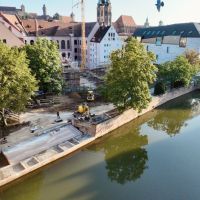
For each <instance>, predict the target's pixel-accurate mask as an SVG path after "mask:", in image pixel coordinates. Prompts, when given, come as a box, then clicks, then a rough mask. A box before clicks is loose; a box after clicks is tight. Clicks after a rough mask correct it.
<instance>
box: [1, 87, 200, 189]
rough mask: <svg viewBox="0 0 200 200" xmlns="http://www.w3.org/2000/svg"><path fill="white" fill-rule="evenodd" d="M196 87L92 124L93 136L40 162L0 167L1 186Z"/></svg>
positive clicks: (164, 96)
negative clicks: (142, 107)
mask: <svg viewBox="0 0 200 200" xmlns="http://www.w3.org/2000/svg"><path fill="white" fill-rule="evenodd" d="M196 89H198V88H197V87H190V88H181V89H179V90H175V91H172V92H169V93H167V94H165V95H163V96H159V97H153V98H152V102H151V103H150V105H149V107H148V108H147V109H145V110H143V112H142V113H139V114H138V113H137V112H135V111H134V110H132V109H131V110H128V111H126V112H124V113H123V114H121V115H119V116H116V117H114V118H110V119H108V120H106V121H105V122H103V123H100V124H96V125H93V127H92V128H91V129H90V130H89V131H88V132H89V133H90V134H91V135H93V137H91V138H88V139H86V140H84V141H82V142H80V143H79V144H76V145H74V146H73V147H71V148H69V149H62V148H61V149H62V150H63V151H57V153H54V154H51V156H48V157H46V159H45V160H43V161H42V162H40V161H38V159H35V158H34V156H33V158H29V159H30V160H31V162H30V163H31V165H29V166H27V165H24V163H23V161H21V162H20V163H19V164H20V167H17V168H16V165H15V166H12V165H10V166H8V167H5V168H2V169H0V179H1V181H0V186H3V185H5V184H8V183H10V182H11V181H14V180H16V179H18V178H20V177H22V176H24V175H26V174H28V173H30V172H32V171H34V170H37V169H39V168H41V167H43V166H45V165H48V164H49V163H51V162H54V161H56V160H58V159H60V158H62V157H65V156H68V155H71V154H72V153H73V152H75V151H79V150H81V149H82V148H84V147H85V146H86V145H88V144H90V143H92V142H94V141H95V140H96V139H97V138H99V137H102V136H103V135H106V134H107V133H109V132H111V131H112V130H114V129H116V128H118V127H120V126H122V125H124V124H126V123H128V122H130V121H132V120H133V119H135V118H137V117H138V116H141V115H143V114H145V113H147V112H149V111H151V110H153V109H154V108H156V107H158V106H160V105H162V104H164V103H166V102H168V101H170V100H173V99H175V98H177V97H180V96H182V95H184V94H187V93H190V92H192V91H194V90H196ZM11 168H12V169H13V173H12V174H9V172H10V171H9V170H10V169H11Z"/></svg>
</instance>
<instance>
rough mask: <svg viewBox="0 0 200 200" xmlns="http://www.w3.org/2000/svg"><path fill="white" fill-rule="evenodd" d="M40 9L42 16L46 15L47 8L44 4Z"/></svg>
mask: <svg viewBox="0 0 200 200" xmlns="http://www.w3.org/2000/svg"><path fill="white" fill-rule="evenodd" d="M42 11H43V16H44V17H46V16H47V8H46V5H45V4H44V5H43V7H42Z"/></svg>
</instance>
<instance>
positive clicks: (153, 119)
mask: <svg viewBox="0 0 200 200" xmlns="http://www.w3.org/2000/svg"><path fill="white" fill-rule="evenodd" d="M199 102H200V93H199V92H195V93H193V94H189V95H186V96H183V97H181V98H179V99H177V100H175V101H172V102H171V103H168V104H166V105H165V106H162V107H160V108H158V109H156V110H155V111H153V112H149V113H147V114H146V115H144V116H142V117H139V118H138V119H136V120H134V121H133V122H131V123H129V124H126V125H124V126H123V127H121V128H119V129H117V130H115V131H113V133H111V134H109V135H108V136H105V137H103V138H101V139H99V140H98V141H96V142H95V144H93V145H92V146H90V147H89V148H87V149H85V150H84V151H82V152H80V153H77V154H76V155H75V156H73V157H72V158H70V159H63V160H62V161H59V162H57V163H55V164H54V165H51V166H49V167H46V168H44V169H43V170H41V171H40V172H38V173H37V174H33V175H32V176H29V177H26V178H23V179H21V180H20V181H18V182H17V183H15V184H12V185H10V186H8V187H6V188H2V189H1V190H0V200H46V199H47V200H102V199H103V200H110V199H115V200H121V199H124V198H125V199H127V200H132V199H137V200H157V199H162V200H169V199H170V200H177V199H181V200H188V199H191V200H199V196H200V191H199V188H200V179H199V177H200V170H199V169H200V154H199V153H198V152H199V150H200V134H198V133H199V121H200V103H199ZM177 134H178V135H177ZM172 136H173V137H172ZM176 136H178V137H176ZM152 138H154V139H155V138H156V139H155V140H152ZM160 138H161V140H160ZM152 141H157V142H154V143H153V142H152Z"/></svg>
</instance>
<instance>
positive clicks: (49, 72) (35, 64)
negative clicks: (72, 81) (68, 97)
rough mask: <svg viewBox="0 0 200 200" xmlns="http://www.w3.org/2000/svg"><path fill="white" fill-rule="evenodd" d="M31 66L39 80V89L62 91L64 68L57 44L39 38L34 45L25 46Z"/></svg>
mask: <svg viewBox="0 0 200 200" xmlns="http://www.w3.org/2000/svg"><path fill="white" fill-rule="evenodd" d="M25 50H26V53H27V58H28V59H29V60H30V64H29V67H30V68H31V71H32V74H33V75H35V77H36V79H37V80H38V84H39V89H40V90H43V91H44V92H53V93H56V94H57V93H60V92H61V91H62V83H63V81H62V74H61V73H62V68H61V60H60V55H59V51H58V47H57V44H56V43H55V42H51V41H48V40H46V39H38V40H37V41H36V42H35V44H34V45H27V46H26V47H25Z"/></svg>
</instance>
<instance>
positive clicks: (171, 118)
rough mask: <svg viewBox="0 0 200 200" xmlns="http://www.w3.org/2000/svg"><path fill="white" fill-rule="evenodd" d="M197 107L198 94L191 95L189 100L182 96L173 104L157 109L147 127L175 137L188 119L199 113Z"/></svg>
mask: <svg viewBox="0 0 200 200" xmlns="http://www.w3.org/2000/svg"><path fill="white" fill-rule="evenodd" d="M190 95H191V94H190ZM191 97H192V98H191ZM199 105H200V100H199V95H198V93H193V94H192V95H191V96H190V98H188V95H186V96H183V97H181V98H179V99H178V100H175V101H173V104H166V105H164V106H162V107H161V108H160V109H158V110H157V111H156V112H157V113H156V115H155V116H154V117H153V118H152V119H151V120H150V121H149V122H148V126H150V127H152V128H153V129H155V130H158V131H163V132H165V133H167V134H168V135H170V136H175V135H176V134H179V133H180V130H181V128H182V127H184V126H187V123H186V121H187V120H188V119H190V118H191V117H193V116H194V115H195V114H199V113H200V110H199V108H200V106H199Z"/></svg>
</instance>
